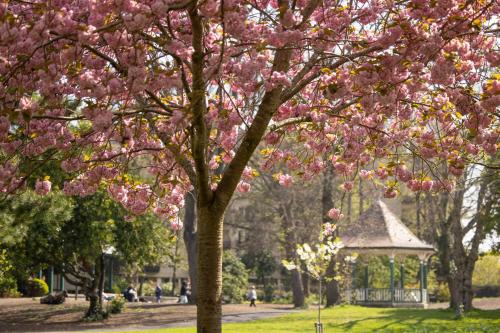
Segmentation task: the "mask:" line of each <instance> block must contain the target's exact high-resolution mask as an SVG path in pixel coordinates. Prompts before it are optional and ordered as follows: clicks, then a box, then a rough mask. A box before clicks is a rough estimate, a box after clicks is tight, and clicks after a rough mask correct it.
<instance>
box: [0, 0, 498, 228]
mask: <svg viewBox="0 0 500 333" xmlns="http://www.w3.org/2000/svg"><path fill="white" fill-rule="evenodd" d="M179 7H182V8H179ZM252 7H253V9H251V8H250V7H249V5H248V3H247V2H245V1H241V0H231V1H224V2H221V1H217V0H208V1H203V2H200V3H199V6H198V7H197V9H196V10H193V11H188V10H187V9H186V8H183V6H179V2H178V1H170V0H146V1H128V0H103V1H73V0H55V1H50V2H37V1H35V2H33V1H31V2H30V1H24V2H21V1H9V2H1V3H0V112H1V113H0V176H2V177H0V192H2V193H10V192H12V191H15V190H16V189H18V188H19V187H22V184H23V182H24V181H25V179H23V178H22V177H21V173H20V172H19V169H20V168H19V166H20V165H19V163H20V162H22V161H23V159H24V157H28V158H29V159H30V160H42V159H43V158H45V157H47V155H51V154H54V155H53V158H54V159H59V160H61V167H62V168H63V170H65V171H66V172H68V173H69V177H72V179H70V180H68V182H67V183H66V184H65V186H64V191H65V192H66V193H67V194H70V195H88V194H91V193H93V192H94V191H96V190H97V188H98V187H99V186H100V185H101V183H106V184H107V185H108V187H109V192H110V195H112V196H113V197H114V198H115V199H116V200H117V201H119V202H121V203H122V204H123V205H124V206H125V207H127V208H129V209H130V210H131V211H132V212H133V213H134V214H136V213H142V212H144V211H146V210H147V209H148V208H150V207H151V208H153V209H154V210H155V211H156V212H157V213H158V214H159V215H162V216H165V217H167V216H168V217H169V218H170V217H172V216H175V214H176V213H177V212H178V209H179V207H181V206H182V197H183V195H184V194H185V193H186V191H188V190H189V189H190V187H191V186H194V185H196V179H194V178H196V177H193V173H195V176H196V170H199V168H198V169H197V168H195V161H194V158H193V156H194V155H195V154H194V148H193V145H194V143H195V141H196V140H194V141H193V138H194V137H196V135H195V134H197V133H198V132H196V131H197V130H194V128H196V126H193V125H194V124H195V122H196V121H199V119H203V121H204V124H205V125H206V126H205V127H206V128H204V129H203V131H204V135H205V137H204V138H203V140H201V141H203V142H206V145H205V147H203V155H204V156H202V158H201V159H199V160H198V161H202V162H203V164H206V166H204V167H206V170H203V172H204V173H203V174H205V172H206V177H205V178H204V181H205V182H207V183H208V184H206V185H207V187H208V188H210V189H211V190H213V191H215V190H217V188H218V184H219V181H220V179H222V178H223V174H221V172H224V171H225V170H228V168H229V166H231V164H233V163H235V164H237V165H238V167H237V168H230V169H231V170H237V173H238V175H241V179H240V180H239V181H235V182H232V184H234V185H233V187H235V188H236V189H237V190H238V191H240V192H248V191H250V189H251V185H250V183H251V181H252V180H253V178H254V177H255V176H256V172H255V171H254V170H251V169H249V168H245V167H244V165H240V164H238V163H239V162H240V161H241V160H238V151H242V150H245V149H249V151H253V149H255V148H254V147H257V146H258V147H259V148H258V150H260V151H263V153H262V154H261V157H262V158H261V159H260V160H259V162H258V163H260V165H261V168H262V169H264V170H273V172H276V173H279V174H280V176H279V177H278V179H277V181H278V182H279V183H280V184H281V185H282V186H284V187H289V186H291V185H292V184H293V183H294V182H298V181H302V180H304V181H307V180H310V179H313V178H314V177H316V176H318V175H320V174H321V173H323V172H324V171H325V170H326V169H327V168H330V167H333V169H334V172H335V173H336V174H338V175H340V176H342V177H343V178H344V180H343V184H342V185H341V187H342V189H343V190H344V191H346V192H349V191H352V190H353V188H354V179H355V177H356V176H358V175H359V177H361V179H363V181H373V180H377V181H384V182H385V183H386V185H384V186H385V187H384V188H383V189H382V191H383V192H384V195H385V196H386V197H394V196H396V195H397V193H398V186H399V185H400V184H406V185H407V186H408V187H409V188H410V189H411V190H413V191H441V190H449V189H451V188H453V184H454V180H455V179H456V178H457V177H460V176H461V174H462V173H463V171H464V170H465V169H466V166H467V163H469V161H474V160H477V159H482V158H486V156H487V155H494V154H496V153H497V151H498V142H499V138H500V133H499V132H498V130H497V128H498V117H497V116H496V114H495V113H496V112H497V109H498V106H499V105H500V94H499V92H500V83H499V82H500V81H499V78H498V76H495V75H493V74H492V73H494V68H496V67H498V65H499V63H500V56H499V55H498V52H495V50H496V49H495V46H496V45H498V36H497V35H496V34H495V33H492V32H491V29H490V28H488V27H489V25H490V22H493V21H494V19H495V18H496V17H497V16H498V15H499V13H500V5H499V4H498V3H497V2H494V1H493V2H489V3H488V4H487V5H486V4H484V3H483V2H481V1H461V0H452V1H438V2H433V1H410V2H408V3H406V2H394V1H355V2H349V3H348V4H347V3H346V6H345V7H342V6H339V4H338V1H333V0H324V1H320V2H317V1H309V0H300V1H297V2H295V3H294V6H288V5H287V3H286V2H285V3H283V5H281V4H280V3H279V2H278V1H274V0H273V1H268V0H256V1H253V2H252ZM256 13H263V15H256ZM194 18H196V20H199V23H200V26H201V27H202V29H201V31H200V33H201V36H198V37H200V38H199V39H198V38H193V37H194V32H195V30H196V29H195V27H196V26H195V25H193V22H198V21H196V20H194ZM457 18H460V19H457ZM193 20H194V21H193ZM378 27H385V28H384V29H379V28H378ZM197 40H199V41H200V43H201V45H195V44H194V41H197ZM196 50H198V51H196ZM200 50H202V51H200ZM200 53H202V55H201V54H200ZM200 56H202V61H201V67H202V68H197V67H196V66H195V65H194V64H195V63H196V61H195V60H196V59H198V58H197V57H200ZM196 80H199V81H202V82H201V86H202V87H203V89H202V90H203V91H202V92H203V96H201V97H199V98H200V99H199V101H202V104H203V105H202V109H203V111H202V114H201V115H196V114H195V112H194V111H193V105H194V104H196V103H194V102H195V101H198V100H197V99H193V96H194V95H196V94H198V93H200V91H198V90H197V89H198V88H199V86H198V88H195V82H198V81H196ZM198 83H199V82H198ZM261 124H263V125H262V126H263V127H262V128H260V127H259V126H261ZM269 124H271V126H267V125H269ZM265 127H267V130H266V129H265ZM255 128H258V130H255ZM248 133H250V134H251V135H250V137H251V138H252V140H251V144H249V142H248V140H247V141H245V138H246V135H247V134H248ZM261 138H262V139H263V140H262V142H259V141H260V139H261ZM259 145H260V146H259ZM408 155H412V156H413V157H414V158H415V159H416V160H419V161H420V162H422V160H429V161H431V162H432V163H428V164H426V163H419V165H420V166H419V167H418V168H416V169H413V168H410V167H409V166H408V165H409V164H408V165H407V164H405V163H404V162H403V161H405V160H404V158H401V156H408ZM235 159H236V162H235ZM19 161H20V162H19ZM434 162H435V163H434ZM382 163H384V164H382ZM235 164H233V167H234V166H235ZM441 165H442V166H443V168H446V171H447V172H446V173H447V175H448V176H447V179H435V177H432V174H433V172H431V171H433V170H431V169H432V168H433V166H441ZM198 167H199V165H198ZM140 169H144V170H147V171H148V174H147V176H146V177H145V179H146V181H145V179H142V181H143V182H146V183H148V185H141V184H135V183H134V184H129V183H126V182H123V179H120V176H121V175H123V174H127V173H128V172H129V171H130V170H133V171H134V172H137V173H140V171H141V170H140ZM141 175H142V174H141ZM292 175H293V176H292ZM152 179H154V180H152ZM39 182H40V184H39V185H38V186H37V185H35V187H36V188H38V189H39V191H40V192H41V193H43V192H45V191H46V189H47V188H48V186H47V185H43V181H39ZM37 184H38V182H37ZM42 185H43V186H42ZM233 190H234V189H233ZM37 191H38V190H37Z"/></svg>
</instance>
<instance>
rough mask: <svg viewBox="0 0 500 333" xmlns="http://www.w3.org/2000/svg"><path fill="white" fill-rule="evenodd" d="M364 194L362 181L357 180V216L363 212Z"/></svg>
mask: <svg viewBox="0 0 500 333" xmlns="http://www.w3.org/2000/svg"><path fill="white" fill-rule="evenodd" d="M364 206H365V194H364V192H363V180H362V179H361V178H359V212H358V214H359V215H361V214H362V213H363V210H364V209H365V207H364Z"/></svg>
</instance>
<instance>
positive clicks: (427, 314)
mask: <svg viewBox="0 0 500 333" xmlns="http://www.w3.org/2000/svg"><path fill="white" fill-rule="evenodd" d="M454 317H455V313H454V311H453V310H449V309H438V310H428V309H386V310H385V311H383V313H382V314H381V315H380V316H370V317H366V318H360V319H355V320H350V321H348V322H344V323H339V324H335V323H329V324H327V327H331V328H337V329H340V330H341V331H342V332H350V331H351V330H353V329H355V328H356V326H358V325H359V326H360V327H361V326H363V327H364V326H365V325H364V324H366V321H370V320H373V321H378V322H379V323H374V326H373V327H371V328H370V331H371V332H384V333H390V332H408V333H410V332H422V333H424V332H429V333H430V332H448V331H449V330H450V328H452V327H455V326H457V324H459V323H460V322H458V321H457V320H456V319H455V318H454ZM466 317H467V318H470V319H486V320H487V319H500V310H473V311H471V312H469V313H467V315H466ZM461 324H463V325H464V328H463V329H464V330H463V332H473V331H470V330H469V328H470V329H474V332H476V329H477V332H490V330H491V325H483V324H482V323H481V322H479V321H470V322H467V323H461ZM465 326H468V327H469V328H467V327H465ZM481 326H484V327H485V328H484V329H485V330H484V331H483V330H482V329H481ZM460 332H462V331H460ZM498 332H500V329H499V331H498Z"/></svg>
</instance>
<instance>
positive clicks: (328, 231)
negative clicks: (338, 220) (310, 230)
mask: <svg viewBox="0 0 500 333" xmlns="http://www.w3.org/2000/svg"><path fill="white" fill-rule="evenodd" d="M323 228H324V229H323V235H325V236H331V235H333V232H334V231H335V229H337V226H336V225H335V224H332V223H330V222H327V223H325V224H324V225H323Z"/></svg>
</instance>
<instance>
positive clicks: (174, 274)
mask: <svg viewBox="0 0 500 333" xmlns="http://www.w3.org/2000/svg"><path fill="white" fill-rule="evenodd" d="M178 257H179V232H176V237H175V249H174V260H173V266H172V293H171V295H172V296H174V295H175V288H176V281H177V260H178V259H177V258H178Z"/></svg>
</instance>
